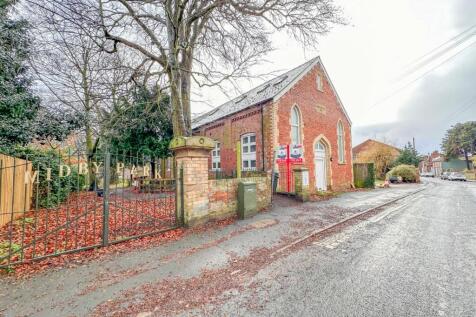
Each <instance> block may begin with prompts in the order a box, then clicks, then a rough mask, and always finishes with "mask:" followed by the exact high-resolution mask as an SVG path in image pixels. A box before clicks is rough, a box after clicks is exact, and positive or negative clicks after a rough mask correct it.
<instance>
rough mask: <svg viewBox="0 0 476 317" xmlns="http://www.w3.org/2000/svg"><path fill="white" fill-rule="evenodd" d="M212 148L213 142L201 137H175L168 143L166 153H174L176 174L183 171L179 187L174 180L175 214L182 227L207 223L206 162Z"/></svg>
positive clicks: (178, 180) (178, 182)
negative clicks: (175, 188)
mask: <svg viewBox="0 0 476 317" xmlns="http://www.w3.org/2000/svg"><path fill="white" fill-rule="evenodd" d="M214 147H215V141H214V140H212V139H210V138H207V137H203V136H191V137H177V138H174V139H173V140H172V141H171V143H170V150H172V151H173V152H174V154H175V160H176V163H177V173H178V175H180V170H181V169H183V180H182V182H183V183H182V184H181V183H180V182H181V180H180V179H179V177H177V185H178V186H177V194H176V195H177V215H178V216H179V219H180V218H181V217H183V219H181V220H182V221H183V224H184V225H185V226H194V225H196V224H200V223H202V222H205V221H206V220H207V215H208V209H209V201H208V159H209V157H210V151H211V150H212V149H213V148H214ZM182 189H183V193H182ZM182 197H183V200H182V199H181V198H182ZM182 204H183V205H182ZM182 210H183V215H182Z"/></svg>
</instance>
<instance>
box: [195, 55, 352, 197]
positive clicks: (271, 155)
mask: <svg viewBox="0 0 476 317" xmlns="http://www.w3.org/2000/svg"><path fill="white" fill-rule="evenodd" d="M192 128H193V131H194V134H195V135H203V136H207V137H210V138H212V139H215V140H216V141H217V145H216V148H215V150H213V151H212V153H211V157H210V170H213V171H214V170H221V171H223V172H225V173H228V174H231V173H232V172H233V171H234V170H235V169H236V144H237V142H238V141H241V160H242V169H243V170H264V171H271V170H273V169H274V170H275V171H279V172H280V174H284V173H286V169H285V168H284V166H283V164H275V150H276V148H277V147H278V146H279V145H287V144H302V145H303V163H302V164H296V165H294V166H293V167H297V166H304V167H307V168H308V169H309V186H310V188H311V189H318V190H343V189H347V188H350V187H351V186H352V183H353V173H352V139H351V121H350V118H349V116H348V115H347V112H346V111H345V109H344V106H343V104H342V102H341V100H340V99H339V96H338V95H337V91H336V90H335V88H334V86H333V84H332V82H331V80H330V78H329V75H328V74H327V72H326V69H325V68H324V65H323V64H322V61H321V59H320V58H319V57H316V58H314V59H312V60H310V61H308V62H306V63H304V64H302V65H300V66H298V67H296V68H294V69H292V70H290V71H288V72H286V73H284V74H282V75H280V76H278V77H276V78H274V79H271V80H269V81H267V82H265V83H263V84H261V85H260V86H258V87H256V88H254V89H252V90H250V91H248V92H246V93H244V94H243V95H241V96H239V97H237V98H235V99H233V100H231V101H228V102H226V103H225V104H223V105H221V106H219V107H217V108H215V109H213V110H211V111H210V112H208V113H205V114H203V115H200V116H198V117H195V118H194V119H193V122H192ZM273 165H274V166H273ZM281 178H282V176H281Z"/></svg>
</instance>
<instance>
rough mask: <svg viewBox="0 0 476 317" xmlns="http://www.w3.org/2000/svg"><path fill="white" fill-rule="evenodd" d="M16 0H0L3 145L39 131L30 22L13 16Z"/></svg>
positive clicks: (27, 138) (0, 123) (0, 141)
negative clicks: (30, 73) (31, 73)
mask: <svg viewBox="0 0 476 317" xmlns="http://www.w3.org/2000/svg"><path fill="white" fill-rule="evenodd" d="M12 5H13V1H8V0H0V145H3V146H10V145H13V144H26V143H28V142H29V141H30V140H31V139H32V138H33V137H34V135H35V132H36V124H35V122H36V121H35V118H36V115H37V112H38V110H39V98H37V97H35V96H34V95H33V94H32V92H31V89H30V84H31V80H30V78H29V77H28V74H27V67H26V66H25V64H26V60H27V58H28V54H29V39H28V36H27V28H28V23H27V21H25V20H13V19H11V18H10V17H9V16H10V14H9V13H10V10H11V8H12Z"/></svg>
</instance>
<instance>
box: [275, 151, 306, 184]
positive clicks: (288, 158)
mask: <svg viewBox="0 0 476 317" xmlns="http://www.w3.org/2000/svg"><path fill="white" fill-rule="evenodd" d="M302 149H303V147H302V144H293V145H289V144H287V145H280V146H279V147H278V150H277V158H276V163H278V164H286V170H287V176H286V181H287V191H288V193H289V192H290V191H291V163H293V164H302V163H303V150H302Z"/></svg>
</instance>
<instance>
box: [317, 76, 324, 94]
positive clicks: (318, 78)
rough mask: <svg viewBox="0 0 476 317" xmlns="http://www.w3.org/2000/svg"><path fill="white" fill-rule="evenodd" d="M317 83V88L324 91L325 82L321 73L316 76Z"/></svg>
mask: <svg viewBox="0 0 476 317" xmlns="http://www.w3.org/2000/svg"><path fill="white" fill-rule="evenodd" d="M316 85H317V90H319V91H324V84H323V82H322V76H321V74H318V75H317V77H316Z"/></svg>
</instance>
